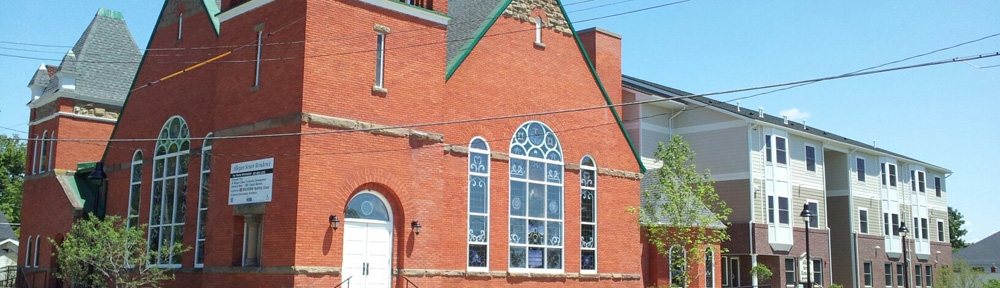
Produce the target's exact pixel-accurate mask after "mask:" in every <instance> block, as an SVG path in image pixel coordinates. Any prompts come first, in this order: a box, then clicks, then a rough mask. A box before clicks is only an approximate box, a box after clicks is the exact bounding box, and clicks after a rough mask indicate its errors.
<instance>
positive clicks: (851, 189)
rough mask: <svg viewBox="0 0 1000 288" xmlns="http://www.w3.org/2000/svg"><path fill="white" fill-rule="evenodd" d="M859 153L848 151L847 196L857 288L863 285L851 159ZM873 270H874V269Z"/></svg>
mask: <svg viewBox="0 0 1000 288" xmlns="http://www.w3.org/2000/svg"><path fill="white" fill-rule="evenodd" d="M857 151H858V148H851V150H850V151H847V196H848V198H847V207H848V208H849V209H851V210H850V211H849V212H850V213H851V216H850V217H848V218H849V219H850V220H851V226H850V227H851V234H850V235H851V282H852V283H854V287H855V288H857V287H861V286H859V285H860V284H861V282H860V281H859V280H858V258H859V257H858V232H857V231H854V220H855V219H854V210H855V209H854V184H852V183H851V158H852V157H851V156H852V155H854V152H857ZM868 217H869V218H871V214H869V215H868ZM873 265H874V264H873ZM830 267H833V266H830ZM872 269H874V267H873V268H872ZM872 272H874V270H872ZM830 274H831V276H833V275H832V274H833V272H832V271H831V272H830ZM873 274H874V273H873ZM872 277H875V275H872Z"/></svg>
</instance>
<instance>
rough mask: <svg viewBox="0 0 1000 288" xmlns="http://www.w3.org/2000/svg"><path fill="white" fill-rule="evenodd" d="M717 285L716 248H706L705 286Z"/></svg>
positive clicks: (707, 287)
mask: <svg viewBox="0 0 1000 288" xmlns="http://www.w3.org/2000/svg"><path fill="white" fill-rule="evenodd" d="M714 287H715V250H714V249H712V247H709V248H707V249H705V288H714Z"/></svg>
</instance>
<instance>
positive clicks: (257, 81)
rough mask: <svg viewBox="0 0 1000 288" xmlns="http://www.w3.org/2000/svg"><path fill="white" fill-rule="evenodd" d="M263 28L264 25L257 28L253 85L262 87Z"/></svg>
mask: <svg viewBox="0 0 1000 288" xmlns="http://www.w3.org/2000/svg"><path fill="white" fill-rule="evenodd" d="M258 26H262V25H258ZM263 30H264V29H263V27H260V28H259V29H257V61H255V62H254V73H253V87H260V52H261V50H262V49H264V31H263Z"/></svg>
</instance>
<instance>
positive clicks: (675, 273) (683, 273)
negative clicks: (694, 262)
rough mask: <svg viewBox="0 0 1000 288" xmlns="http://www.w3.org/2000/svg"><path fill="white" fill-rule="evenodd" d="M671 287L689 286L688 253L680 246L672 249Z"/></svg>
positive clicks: (670, 264) (670, 265)
mask: <svg viewBox="0 0 1000 288" xmlns="http://www.w3.org/2000/svg"><path fill="white" fill-rule="evenodd" d="M669 257H670V258H668V259H670V263H669V267H670V287H685V286H686V284H687V251H685V250H684V248H683V247H681V246H680V245H674V246H672V247H670V255H669Z"/></svg>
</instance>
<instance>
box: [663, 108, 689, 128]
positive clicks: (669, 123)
mask: <svg viewBox="0 0 1000 288" xmlns="http://www.w3.org/2000/svg"><path fill="white" fill-rule="evenodd" d="M684 111H687V107H684V108H681V111H677V113H674V115H670V119H667V125H670V128H674V117H677V116H678V115H681V113H684Z"/></svg>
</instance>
